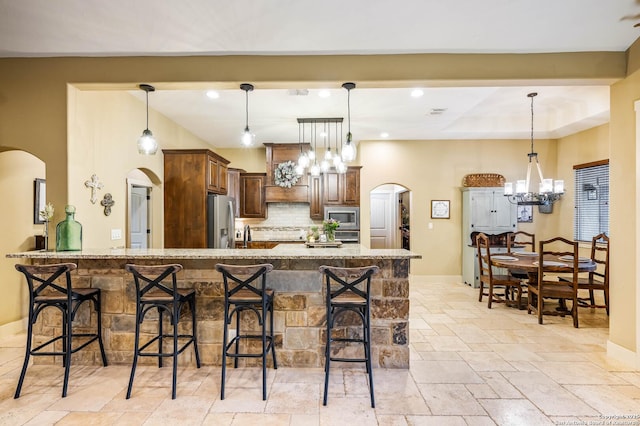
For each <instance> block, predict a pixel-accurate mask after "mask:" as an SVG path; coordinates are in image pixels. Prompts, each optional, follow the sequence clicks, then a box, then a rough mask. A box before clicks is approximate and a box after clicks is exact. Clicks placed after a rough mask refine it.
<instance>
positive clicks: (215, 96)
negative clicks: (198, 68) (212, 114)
mask: <svg viewBox="0 0 640 426" xmlns="http://www.w3.org/2000/svg"><path fill="white" fill-rule="evenodd" d="M219 97H220V93H218V92H216V91H215V90H207V98H209V99H218V98H219Z"/></svg>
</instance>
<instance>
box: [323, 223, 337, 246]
mask: <svg viewBox="0 0 640 426" xmlns="http://www.w3.org/2000/svg"><path fill="white" fill-rule="evenodd" d="M339 227H340V222H338V221H337V220H335V219H329V220H323V221H322V229H323V230H324V234H325V235H326V236H327V241H335V240H336V229H338V228H339Z"/></svg>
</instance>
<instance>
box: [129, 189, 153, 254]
mask: <svg viewBox="0 0 640 426" xmlns="http://www.w3.org/2000/svg"><path fill="white" fill-rule="evenodd" d="M147 194H148V188H146V187H144V186H132V187H131V221H130V226H129V232H130V234H129V238H130V239H129V241H130V242H131V248H148V246H149V239H148V233H147V229H148V228H149V226H148V217H149V210H148V202H149V200H147Z"/></svg>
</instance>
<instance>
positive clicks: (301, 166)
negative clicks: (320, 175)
mask: <svg viewBox="0 0 640 426" xmlns="http://www.w3.org/2000/svg"><path fill="white" fill-rule="evenodd" d="M303 143H305V137H304V121H303V120H302V119H300V118H298V146H299V147H300V155H299V156H298V168H297V171H296V172H299V173H298V174H299V175H302V174H304V171H305V169H306V168H307V167H309V155H308V154H307V153H306V152H304V151H303V150H302V144H303Z"/></svg>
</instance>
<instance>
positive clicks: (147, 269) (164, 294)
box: [124, 264, 200, 399]
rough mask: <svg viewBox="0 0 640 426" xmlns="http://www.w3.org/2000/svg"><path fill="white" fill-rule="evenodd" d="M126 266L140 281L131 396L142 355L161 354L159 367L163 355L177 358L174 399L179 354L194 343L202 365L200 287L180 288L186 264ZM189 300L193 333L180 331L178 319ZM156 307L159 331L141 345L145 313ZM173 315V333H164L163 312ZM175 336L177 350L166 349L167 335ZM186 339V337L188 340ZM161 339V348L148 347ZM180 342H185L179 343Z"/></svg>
mask: <svg viewBox="0 0 640 426" xmlns="http://www.w3.org/2000/svg"><path fill="white" fill-rule="evenodd" d="M124 268H125V270H126V271H127V272H131V273H132V274H133V280H134V282H135V285H136V335H135V348H134V353H133V364H132V366H131V377H130V378H129V387H128V388H127V399H129V398H130V397H131V388H132V387H133V378H134V376H135V373H136V366H137V364H138V357H139V356H149V357H157V358H158V367H162V359H163V358H166V357H171V358H173V376H172V377H173V379H172V383H171V399H176V381H177V380H176V377H177V374H178V355H179V354H181V353H182V352H184V350H185V349H186V348H187V347H188V346H189V345H191V344H192V343H193V350H194V352H195V355H196V366H197V367H198V368H200V355H199V354H198V339H197V327H196V291H195V290H194V289H183V288H178V281H177V279H176V274H177V273H178V272H180V271H181V270H182V265H178V264H171V265H150V266H149V265H132V264H126V265H125V267H124ZM169 278H170V281H171V283H170V284H169V285H165V284H163V283H162V282H163V281H164V280H165V279H169ZM185 304H187V305H188V306H189V310H190V311H191V334H178V322H179V321H180V311H181V310H182V307H183V306H184V305H185ZM153 309H156V310H157V312H158V318H157V320H158V334H157V335H156V336H154V337H153V338H152V339H151V340H149V341H147V342H146V343H144V344H143V345H142V346H141V345H140V326H141V324H142V321H144V318H145V315H146V314H147V313H148V312H149V311H151V310H153ZM165 312H166V313H167V314H168V316H169V323H170V324H171V326H172V329H173V330H172V333H171V334H168V333H164V332H163V329H162V321H163V314H164V313H165ZM165 338H167V339H171V342H172V344H173V350H171V351H170V352H164V351H163V347H162V345H163V339H165ZM185 339H186V341H185ZM154 342H158V350H157V352H154V351H153V350H148V351H145V349H147V348H148V347H149V346H150V345H151V344H153V343H154ZM179 343H181V344H182V345H181V346H179Z"/></svg>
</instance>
